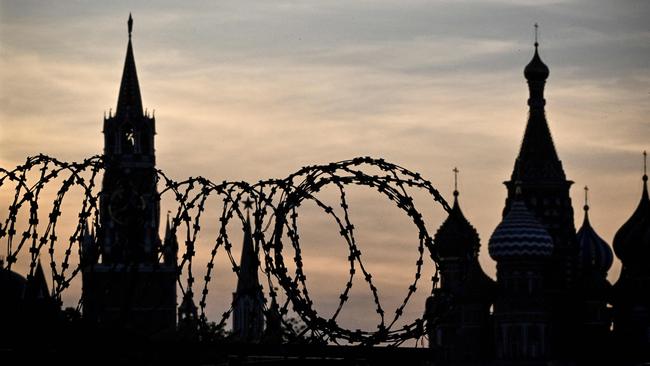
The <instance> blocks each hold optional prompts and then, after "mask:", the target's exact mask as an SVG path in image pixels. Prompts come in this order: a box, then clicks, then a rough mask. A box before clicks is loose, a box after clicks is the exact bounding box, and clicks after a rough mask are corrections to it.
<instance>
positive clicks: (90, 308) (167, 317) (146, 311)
mask: <svg viewBox="0 0 650 366" xmlns="http://www.w3.org/2000/svg"><path fill="white" fill-rule="evenodd" d="M128 27H129V42H128V45H127V50H126V59H125V61H124V71H123V74H122V81H121V84H120V91H119V96H118V100H117V108H116V110H115V113H114V114H111V113H109V116H108V117H107V118H104V130H103V132H104V163H105V169H104V177H103V182H102V192H101V195H100V200H99V205H100V208H99V212H100V214H99V219H98V224H97V227H96V232H97V235H96V236H95V237H91V238H87V239H86V240H85V244H84V246H83V250H82V261H83V265H84V271H83V311H84V316H85V317H86V318H87V319H90V320H93V321H95V322H97V323H99V324H100V325H103V326H119V327H127V328H131V329H132V330H133V331H134V332H136V333H139V334H144V335H148V336H158V335H164V334H167V333H168V332H169V331H172V330H174V329H175V326H176V252H177V248H163V245H162V244H161V240H160V236H159V231H158V230H159V225H160V202H159V195H158V191H157V187H156V183H157V175H156V168H155V166H156V155H155V150H154V135H155V133H156V128H155V127H156V121H155V118H154V117H153V116H150V115H149V114H147V113H146V112H144V111H143V108H142V99H141V96H140V86H139V84H138V76H137V72H136V67H135V59H134V57H133V47H132V44H131V31H132V27H133V19H132V18H131V16H130V15H129V21H128ZM166 239H167V238H166ZM172 242H175V241H173V240H165V243H172ZM159 257H162V261H160V260H159Z"/></svg>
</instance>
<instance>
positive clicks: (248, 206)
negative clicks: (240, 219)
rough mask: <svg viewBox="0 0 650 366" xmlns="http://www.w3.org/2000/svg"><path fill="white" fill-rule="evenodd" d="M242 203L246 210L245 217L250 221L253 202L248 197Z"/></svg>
mask: <svg viewBox="0 0 650 366" xmlns="http://www.w3.org/2000/svg"><path fill="white" fill-rule="evenodd" d="M242 203H243V204H244V210H246V217H247V218H248V219H250V211H251V209H253V203H254V201H253V200H251V198H250V197H246V200H245V201H244V202H242Z"/></svg>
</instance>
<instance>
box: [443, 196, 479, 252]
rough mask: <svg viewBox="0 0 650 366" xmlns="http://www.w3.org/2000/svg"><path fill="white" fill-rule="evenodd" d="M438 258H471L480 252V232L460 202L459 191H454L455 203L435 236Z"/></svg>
mask: <svg viewBox="0 0 650 366" xmlns="http://www.w3.org/2000/svg"><path fill="white" fill-rule="evenodd" d="M433 242H434V243H435V249H434V250H435V255H436V257H438V258H471V257H474V256H475V255H476V254H477V253H478V249H479V245H480V244H479V237H478V232H476V229H475V228H474V227H473V226H472V224H470V223H469V221H467V219H466V218H465V216H464V215H463V212H462V211H461V209H460V206H459V204H458V191H457V190H456V191H454V205H453V207H452V208H451V212H450V213H449V216H448V217H447V219H446V220H445V222H443V223H442V225H441V226H440V228H439V229H438V231H437V232H436V235H435V236H434V238H433Z"/></svg>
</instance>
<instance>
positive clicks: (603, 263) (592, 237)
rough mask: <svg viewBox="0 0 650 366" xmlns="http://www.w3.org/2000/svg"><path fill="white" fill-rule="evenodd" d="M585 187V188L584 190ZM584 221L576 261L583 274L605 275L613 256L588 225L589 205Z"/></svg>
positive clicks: (579, 235) (578, 237) (585, 207)
mask: <svg viewBox="0 0 650 366" xmlns="http://www.w3.org/2000/svg"><path fill="white" fill-rule="evenodd" d="M586 189H587V187H585V190H586ZM584 210H585V219H584V221H583V222H582V227H581V228H580V229H579V230H578V233H577V236H576V238H577V241H578V250H579V252H578V253H579V254H578V260H579V265H580V267H581V269H582V271H584V272H592V273H598V274H603V275H605V274H606V273H607V271H608V270H609V268H610V267H611V266H612V261H613V259H614V255H613V253H612V249H611V248H610V247H609V244H607V242H605V241H604V240H603V239H602V238H601V237H600V236H599V235H598V234H597V233H596V231H595V230H594V229H593V228H592V227H591V224H590V223H589V214H588V212H589V205H587V204H585V206H584Z"/></svg>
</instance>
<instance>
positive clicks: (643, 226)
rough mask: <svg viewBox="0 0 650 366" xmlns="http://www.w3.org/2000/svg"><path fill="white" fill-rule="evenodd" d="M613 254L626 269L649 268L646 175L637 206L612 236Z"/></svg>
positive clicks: (649, 217) (649, 214) (649, 218)
mask: <svg viewBox="0 0 650 366" xmlns="http://www.w3.org/2000/svg"><path fill="white" fill-rule="evenodd" d="M614 252H616V256H617V257H619V258H620V259H621V261H622V262H623V265H624V266H626V267H629V266H635V267H638V268H648V267H649V266H648V263H650V198H648V176H647V175H646V174H644V175H643V193H642V194H641V201H640V202H639V206H638V207H637V208H636V210H635V211H634V213H633V214H632V216H631V217H630V218H629V219H628V220H627V222H626V223H625V224H623V226H621V228H620V229H618V232H616V235H615V236H614ZM649 270H650V269H649Z"/></svg>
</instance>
